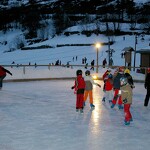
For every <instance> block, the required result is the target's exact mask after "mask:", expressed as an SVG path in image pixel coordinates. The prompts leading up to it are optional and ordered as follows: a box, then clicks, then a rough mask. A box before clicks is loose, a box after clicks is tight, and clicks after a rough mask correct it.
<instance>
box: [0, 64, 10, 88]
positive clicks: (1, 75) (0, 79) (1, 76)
mask: <svg viewBox="0 0 150 150" xmlns="http://www.w3.org/2000/svg"><path fill="white" fill-rule="evenodd" d="M6 73H8V74H10V75H11V76H12V73H11V72H10V71H9V70H7V69H5V68H4V67H2V66H0V89H2V87H3V79H4V78H5V77H6Z"/></svg>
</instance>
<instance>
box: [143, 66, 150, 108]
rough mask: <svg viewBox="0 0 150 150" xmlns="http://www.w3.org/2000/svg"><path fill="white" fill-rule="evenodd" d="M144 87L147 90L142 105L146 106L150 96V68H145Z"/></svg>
mask: <svg viewBox="0 0 150 150" xmlns="http://www.w3.org/2000/svg"><path fill="white" fill-rule="evenodd" d="M144 86H145V89H146V90H147V93H146V97H145V101H144V106H145V107H147V106H148V103H149V98H150V68H148V69H147V75H146V78H145V84H144Z"/></svg>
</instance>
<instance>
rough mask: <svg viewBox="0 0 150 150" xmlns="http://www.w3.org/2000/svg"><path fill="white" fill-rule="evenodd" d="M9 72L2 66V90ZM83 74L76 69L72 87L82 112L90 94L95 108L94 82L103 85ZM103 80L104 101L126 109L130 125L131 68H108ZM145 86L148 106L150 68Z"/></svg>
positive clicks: (0, 76)
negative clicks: (112, 69) (114, 69)
mask: <svg viewBox="0 0 150 150" xmlns="http://www.w3.org/2000/svg"><path fill="white" fill-rule="evenodd" d="M7 73H8V74H10V75H11V76H12V73H11V72H10V71H9V70H7V69H5V68H4V67H3V66H0V90H1V89H2V87H3V79H4V78H5V77H6V75H7ZM82 75H83V72H82V70H77V71H76V76H77V77H76V79H75V84H74V86H72V87H71V88H72V89H74V92H75V94H76V95H77V99H76V111H77V112H78V111H80V112H81V113H83V109H84V107H85V102H86V100H87V98H88V96H89V102H90V107H91V109H93V108H95V105H94V104H93V84H95V85H97V86H99V87H101V85H99V84H98V83H95V82H94V80H93V78H92V76H91V74H90V71H89V70H87V71H85V76H84V77H83V76H82ZM103 81H104V86H103V91H104V97H103V99H102V102H105V101H108V102H109V103H110V105H111V106H110V107H111V108H112V109H113V108H114V107H115V106H116V104H118V108H119V109H124V116H125V120H124V121H125V125H129V124H130V122H132V121H133V118H132V115H131V112H130V107H131V104H132V90H133V88H134V87H135V86H134V83H133V79H132V76H131V75H130V70H129V69H125V68H124V67H118V68H117V69H116V71H115V72H114V73H113V74H112V72H111V70H109V69H108V70H106V72H105V73H104V74H103ZM144 87H145V89H146V90H147V93H146V97H145V101H144V106H145V107H147V106H148V103H149V99H150V68H148V69H147V75H146V78H145V84H144Z"/></svg>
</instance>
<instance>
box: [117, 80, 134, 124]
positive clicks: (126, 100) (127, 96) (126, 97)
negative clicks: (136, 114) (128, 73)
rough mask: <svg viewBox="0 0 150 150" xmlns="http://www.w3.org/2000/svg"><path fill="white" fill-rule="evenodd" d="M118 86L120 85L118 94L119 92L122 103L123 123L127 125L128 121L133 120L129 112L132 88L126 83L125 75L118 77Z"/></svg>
mask: <svg viewBox="0 0 150 150" xmlns="http://www.w3.org/2000/svg"><path fill="white" fill-rule="evenodd" d="M120 86H121V87H120V91H119V94H121V97H122V101H123V104H124V117H125V120H124V123H125V125H129V124H130V122H131V121H133V119H132V115H131V112H130V107H131V104H132V88H131V86H130V84H129V83H128V81H127V78H125V77H121V78H120Z"/></svg>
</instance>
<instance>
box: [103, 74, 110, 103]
mask: <svg viewBox="0 0 150 150" xmlns="http://www.w3.org/2000/svg"><path fill="white" fill-rule="evenodd" d="M112 78H113V75H112V74H111V73H109V74H107V76H106V77H105V86H104V93H105V94H104V97H103V99H102V101H103V102H105V100H106V99H107V100H108V101H109V103H111V102H112V99H113V80H112Z"/></svg>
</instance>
